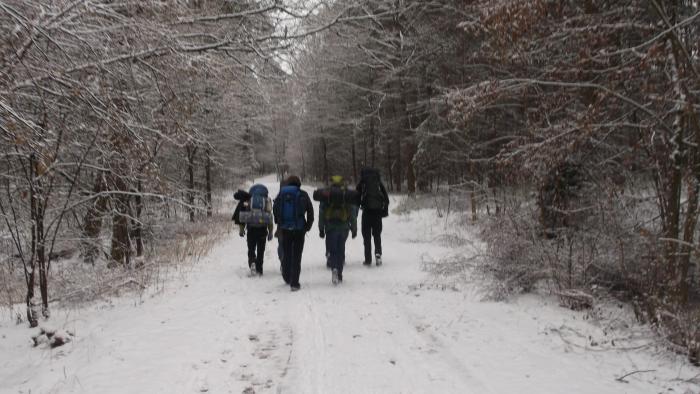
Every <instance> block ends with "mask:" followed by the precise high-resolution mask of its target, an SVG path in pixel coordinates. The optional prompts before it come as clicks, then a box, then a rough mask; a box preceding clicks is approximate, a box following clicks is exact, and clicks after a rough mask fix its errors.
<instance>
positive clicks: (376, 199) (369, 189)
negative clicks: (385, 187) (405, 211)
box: [360, 169, 385, 211]
mask: <svg viewBox="0 0 700 394" xmlns="http://www.w3.org/2000/svg"><path fill="white" fill-rule="evenodd" d="M360 175H361V179H360V181H361V182H363V183H364V188H362V197H361V198H362V208H363V209H369V210H377V211H381V210H383V209H384V208H385V207H384V193H382V188H381V184H382V181H381V179H380V178H379V171H377V170H374V169H364V170H362V173H361V174H360Z"/></svg>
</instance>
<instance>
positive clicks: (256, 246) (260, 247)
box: [247, 227, 267, 274]
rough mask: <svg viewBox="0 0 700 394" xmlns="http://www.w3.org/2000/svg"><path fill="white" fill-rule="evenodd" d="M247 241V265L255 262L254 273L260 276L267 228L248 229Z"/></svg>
mask: <svg viewBox="0 0 700 394" xmlns="http://www.w3.org/2000/svg"><path fill="white" fill-rule="evenodd" d="M247 241H248V265H250V263H252V262H255V271H256V272H257V273H259V274H262V272H263V261H264V260H263V259H264V258H265V242H267V227H248V238H247ZM256 252H257V253H256Z"/></svg>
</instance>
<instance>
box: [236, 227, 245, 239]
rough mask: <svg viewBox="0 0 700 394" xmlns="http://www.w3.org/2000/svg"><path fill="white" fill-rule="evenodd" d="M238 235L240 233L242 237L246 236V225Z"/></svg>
mask: <svg viewBox="0 0 700 394" xmlns="http://www.w3.org/2000/svg"><path fill="white" fill-rule="evenodd" d="M238 235H240V236H241V237H245V227H242V226H241V231H239V232H238Z"/></svg>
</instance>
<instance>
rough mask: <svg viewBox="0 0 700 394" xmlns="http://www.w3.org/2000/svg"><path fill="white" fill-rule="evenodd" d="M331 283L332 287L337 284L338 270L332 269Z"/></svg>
mask: <svg viewBox="0 0 700 394" xmlns="http://www.w3.org/2000/svg"><path fill="white" fill-rule="evenodd" d="M331 282H333V284H334V285H337V284H338V270H337V269H335V268H333V272H332V274H331Z"/></svg>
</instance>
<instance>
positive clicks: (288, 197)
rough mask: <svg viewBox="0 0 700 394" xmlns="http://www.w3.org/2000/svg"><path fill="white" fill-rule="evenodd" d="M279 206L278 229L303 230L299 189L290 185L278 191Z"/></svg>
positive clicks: (304, 222)
mask: <svg viewBox="0 0 700 394" xmlns="http://www.w3.org/2000/svg"><path fill="white" fill-rule="evenodd" d="M277 198H278V199H279V200H278V204H279V207H280V208H279V227H280V228H281V229H283V230H303V229H304V225H305V224H306V221H305V220H304V206H303V205H302V201H301V190H300V189H299V187H297V186H294V185H290V186H285V187H283V188H282V189H280V194H279V196H278V197H277Z"/></svg>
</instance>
